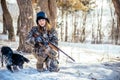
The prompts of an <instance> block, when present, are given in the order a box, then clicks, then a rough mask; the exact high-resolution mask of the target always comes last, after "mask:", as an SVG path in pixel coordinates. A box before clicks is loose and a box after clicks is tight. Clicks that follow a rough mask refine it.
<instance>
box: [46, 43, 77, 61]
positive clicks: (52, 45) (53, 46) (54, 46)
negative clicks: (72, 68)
mask: <svg viewBox="0 0 120 80" xmlns="http://www.w3.org/2000/svg"><path fill="white" fill-rule="evenodd" d="M48 43H49V46H50V47H51V48H53V49H55V50H57V51H60V52H62V53H63V54H64V55H66V56H67V57H68V58H70V59H71V60H72V61H74V62H75V60H74V59H73V58H72V57H70V56H69V55H68V54H66V53H65V52H64V51H63V50H61V49H60V48H58V47H57V46H56V45H54V44H53V43H51V42H48Z"/></svg>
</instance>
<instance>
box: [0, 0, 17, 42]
mask: <svg viewBox="0 0 120 80" xmlns="http://www.w3.org/2000/svg"><path fill="white" fill-rule="evenodd" d="M1 6H2V10H3V33H7V31H8V39H9V40H10V41H15V35H14V28H13V20H12V17H11V15H10V13H9V11H8V9H7V5H6V0H1ZM6 30H7V31H6Z"/></svg>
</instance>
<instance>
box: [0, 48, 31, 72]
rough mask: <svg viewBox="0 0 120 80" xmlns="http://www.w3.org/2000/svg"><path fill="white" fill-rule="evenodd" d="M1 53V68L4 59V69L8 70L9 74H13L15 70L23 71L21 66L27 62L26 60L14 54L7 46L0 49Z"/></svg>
mask: <svg viewBox="0 0 120 80" xmlns="http://www.w3.org/2000/svg"><path fill="white" fill-rule="evenodd" d="M1 53H2V58H1V62H2V66H3V59H5V63H6V67H7V69H8V70H10V71H11V72H14V71H15V70H19V69H18V68H20V69H23V64H24V62H27V63H28V62H29V60H28V59H27V58H25V57H24V56H22V55H20V54H17V53H14V52H13V51H12V49H11V48H10V47H8V46H3V47H2V48H1Z"/></svg>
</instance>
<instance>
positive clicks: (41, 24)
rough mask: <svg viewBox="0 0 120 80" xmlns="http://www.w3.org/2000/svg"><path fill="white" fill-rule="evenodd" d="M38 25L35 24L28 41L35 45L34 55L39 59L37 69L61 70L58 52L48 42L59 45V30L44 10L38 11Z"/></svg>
mask: <svg viewBox="0 0 120 80" xmlns="http://www.w3.org/2000/svg"><path fill="white" fill-rule="evenodd" d="M36 23H37V26H34V27H33V28H32V29H31V31H30V32H29V34H28V36H27V40H26V43H27V44H30V45H31V46H33V48H34V50H33V55H34V56H35V58H36V59H37V64H36V67H37V70H38V71H44V70H46V69H47V70H49V71H51V72H58V71H59V66H58V64H59V62H58V52H57V51H56V50H55V49H54V48H51V47H50V46H49V43H48V42H51V43H52V44H54V45H56V46H57V45H58V37H57V32H56V30H55V29H54V28H52V27H51V26H50V22H49V20H48V18H47V16H46V14H45V13H44V12H43V11H40V12H39V13H37V19H36Z"/></svg>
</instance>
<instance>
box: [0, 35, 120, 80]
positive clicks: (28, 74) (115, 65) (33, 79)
mask: <svg viewBox="0 0 120 80" xmlns="http://www.w3.org/2000/svg"><path fill="white" fill-rule="evenodd" d="M1 38H2V39H1ZM17 38H18V37H17ZM3 45H7V46H10V47H11V48H12V49H13V50H16V49H17V47H18V39H17V41H16V42H9V41H8V40H7V35H2V34H1V35H0V47H1V46H3ZM59 47H60V48H61V49H62V50H64V51H65V52H66V53H67V54H68V55H70V56H71V57H72V58H74V59H75V61H76V62H72V61H71V60H70V59H69V58H68V57H66V56H65V55H64V54H63V53H61V52H60V59H59V62H60V71H59V72H49V71H45V72H38V71H37V70H36V59H35V58H34V56H33V55H32V54H24V53H23V54H22V55H24V56H26V57H27V58H29V59H30V62H29V63H25V64H24V69H21V70H19V71H18V72H14V73H11V72H10V71H8V70H7V69H6V67H0V80H120V76H119V75H120V55H119V53H120V46H117V45H110V44H104V45H102V44H99V45H97V44H81V43H67V42H59ZM113 54H114V55H113Z"/></svg>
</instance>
